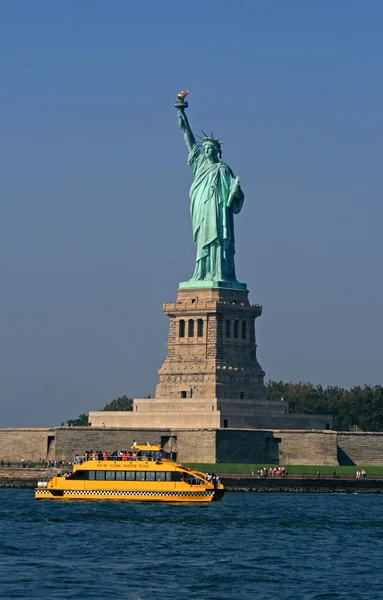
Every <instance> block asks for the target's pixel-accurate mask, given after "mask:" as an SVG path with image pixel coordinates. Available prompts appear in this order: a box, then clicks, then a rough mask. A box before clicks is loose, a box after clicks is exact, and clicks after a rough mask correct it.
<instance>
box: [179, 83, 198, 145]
mask: <svg viewBox="0 0 383 600" xmlns="http://www.w3.org/2000/svg"><path fill="white" fill-rule="evenodd" d="M188 93H189V92H180V93H179V94H177V98H178V100H177V101H176V102H175V103H174V105H175V107H176V108H177V109H178V125H179V127H180V129H182V131H183V132H184V138H185V142H186V145H187V147H188V148H189V152H191V151H192V149H193V148H194V146H195V144H196V142H195V137H194V135H193V132H192V130H191V129H190V125H189V121H188V118H187V116H186V114H185V108H187V107H188V103H187V102H185V98H186V96H187V95H188Z"/></svg>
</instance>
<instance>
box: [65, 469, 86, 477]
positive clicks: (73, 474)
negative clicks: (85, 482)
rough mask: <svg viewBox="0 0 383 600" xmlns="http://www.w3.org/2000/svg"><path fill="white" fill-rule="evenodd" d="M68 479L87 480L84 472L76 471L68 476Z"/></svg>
mask: <svg viewBox="0 0 383 600" xmlns="http://www.w3.org/2000/svg"><path fill="white" fill-rule="evenodd" d="M67 479H85V472H84V471H74V472H73V473H71V474H70V475H68V477H67Z"/></svg>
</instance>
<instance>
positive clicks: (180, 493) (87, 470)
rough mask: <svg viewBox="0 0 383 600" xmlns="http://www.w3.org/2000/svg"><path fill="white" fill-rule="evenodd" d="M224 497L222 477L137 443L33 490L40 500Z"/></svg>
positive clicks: (197, 499)
mask: <svg viewBox="0 0 383 600" xmlns="http://www.w3.org/2000/svg"><path fill="white" fill-rule="evenodd" d="M209 479H210V480H209ZM223 494H224V487H223V485H222V484H221V483H220V482H219V479H218V477H216V476H215V477H212V478H211V477H210V478H208V477H207V475H206V474H205V473H201V472H200V471H195V470H194V469H189V468H188V467H185V466H183V465H181V464H179V463H177V462H174V461H172V460H170V459H169V458H168V455H167V454H166V453H165V452H164V451H163V450H161V447H160V446H149V445H146V446H139V445H135V446H133V447H132V449H131V452H125V453H123V454H122V456H118V457H117V456H114V457H110V456H107V455H106V453H105V454H104V458H103V460H99V456H97V455H96V454H95V455H94V457H93V459H92V460H85V461H84V462H83V463H82V464H75V465H73V472H72V473H63V474H62V475H58V476H57V477H53V478H52V479H51V480H50V481H48V482H42V481H39V482H38V484H37V487H36V489H35V498H36V500H124V501H126V500H128V501H131V500H136V501H137V500H140V501H141V500H143V501H155V502H211V501H212V500H220V499H221V498H222V496H223Z"/></svg>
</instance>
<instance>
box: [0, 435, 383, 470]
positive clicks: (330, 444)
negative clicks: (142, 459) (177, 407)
mask: <svg viewBox="0 0 383 600" xmlns="http://www.w3.org/2000/svg"><path fill="white" fill-rule="evenodd" d="M133 440H137V442H138V443H143V444H146V442H147V441H149V442H150V443H153V444H161V445H162V446H163V447H164V448H165V450H167V451H169V452H175V453H177V460H179V461H180V462H206V463H215V462H217V463H224V462H227V463H246V462H247V463H255V464H262V463H265V464H278V463H279V464H287V465H289V464H299V465H331V466H337V465H338V464H339V465H356V466H357V465H365V466H373V465H383V432H381V433H353V432H335V431H302V430H301V431H291V430H283V429H280V430H278V429H274V430H271V429H257V430H255V429H248V430H244V429H216V428H212V429H189V430H177V429H156V428H140V429H128V428H124V427H111V428H107V427H99V428H98V427H58V428H55V429H48V428H47V429H0V460H1V459H3V460H11V461H21V459H22V458H24V459H25V460H32V461H39V460H40V459H46V458H56V459H57V460H60V459H62V460H71V459H72V457H73V454H74V453H75V452H78V453H79V454H82V453H83V452H85V450H91V449H93V450H109V451H114V450H116V449H125V448H129V447H130V446H131V445H132V444H133Z"/></svg>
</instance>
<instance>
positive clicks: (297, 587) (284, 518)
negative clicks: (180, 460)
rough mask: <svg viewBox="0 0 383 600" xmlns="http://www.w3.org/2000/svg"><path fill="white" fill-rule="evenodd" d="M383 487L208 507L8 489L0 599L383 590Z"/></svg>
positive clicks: (3, 495)
mask: <svg viewBox="0 0 383 600" xmlns="http://www.w3.org/2000/svg"><path fill="white" fill-rule="evenodd" d="M382 502H383V497H382V496H381V495H355V494H353V495H349V494H345V495H343V494H339V495H327V494H274V493H273V494H255V493H253V494H252V493H249V494H245V493H243V494H242V493H241V494H239V493H227V494H226V496H225V497H224V499H223V501H222V502H220V503H219V502H213V503H211V504H207V505H175V504H172V505H169V504H168V505H161V504H144V503H137V504H135V503H113V502H94V503H91V502H89V503H86V502H81V503H79V502H66V503H59V502H36V501H35V500H34V499H33V491H32V490H0V597H1V598H2V599H7V598H28V599H29V598H39V599H40V600H45V599H49V600H51V599H55V598H60V599H61V600H62V599H65V600H67V599H68V600H69V599H72V598H91V599H102V600H104V599H108V598H113V599H114V598H116V599H118V598H126V599H132V600H149V599H150V600H151V599H155V600H169V599H174V598H178V599H188V600H189V599H196V598H198V599H200V598H203V599H205V600H209V599H219V600H226V599H230V600H232V599H236V600H242V599H243V600H248V599H249V600H250V599H251V600H253V599H256V600H264V599H265V600H266V599H270V598H272V599H278V600H287V599H289V600H290V599H291V600H300V599H302V600H303V599H304V600H314V599H318V600H319V599H320V600H325V599H327V598H328V599H347V600H350V599H353V600H354V599H368V600H371V599H374V600H375V599H377V598H383V591H382V590H383V575H382V572H381V559H382V551H383V513H382Z"/></svg>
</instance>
